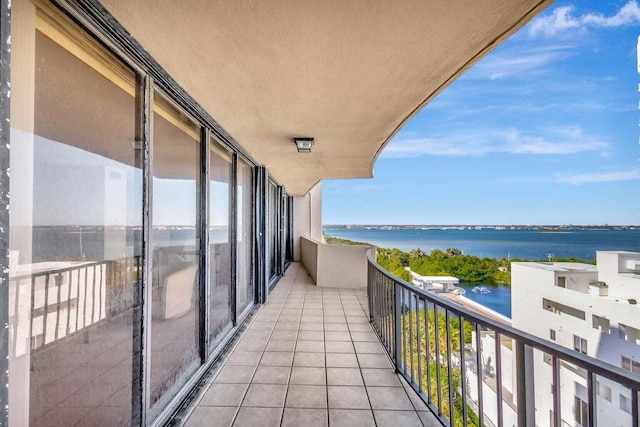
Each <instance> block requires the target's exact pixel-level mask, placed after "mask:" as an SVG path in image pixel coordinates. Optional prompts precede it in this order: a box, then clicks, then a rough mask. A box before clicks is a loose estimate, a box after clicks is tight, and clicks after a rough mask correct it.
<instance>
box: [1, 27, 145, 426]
mask: <svg viewBox="0 0 640 427" xmlns="http://www.w3.org/2000/svg"><path fill="white" fill-rule="evenodd" d="M37 22H38V24H37V27H36V28H37V29H36V30H35V45H34V46H32V47H33V48H34V50H33V51H31V52H30V53H29V51H28V49H27V50H23V51H21V52H20V54H19V56H16V60H18V58H21V60H24V59H25V56H26V55H33V56H31V58H29V59H30V60H33V59H35V76H34V79H33V80H31V81H28V79H16V81H18V82H19V84H23V85H25V86H29V85H32V89H33V91H34V98H33V99H24V98H23V99H21V100H20V110H21V111H22V112H23V113H24V112H25V111H26V110H31V114H32V116H31V117H33V122H32V123H27V121H25V116H22V117H21V118H20V119H19V120H18V121H16V123H15V125H16V126H19V127H18V128H16V129H12V147H11V151H12V159H11V160H12V170H13V169H15V170H16V171H17V173H16V174H15V177H13V176H12V182H11V186H12V193H15V194H16V195H17V197H16V198H15V199H14V198H13V197H12V204H11V212H10V214H11V226H12V228H11V236H12V240H11V268H10V298H11V299H10V301H11V302H12V304H11V309H10V311H11V314H10V315H11V319H12V324H11V326H10V333H11V344H10V362H9V363H10V364H11V368H10V372H11V390H10V392H11V397H10V399H11V407H12V414H11V417H12V424H13V425H27V424H30V425H33V426H35V425H93V426H96V425H100V426H116V425H117V426H122V425H130V424H131V415H132V407H131V402H132V390H133V387H132V378H133V377H132V357H133V347H134V346H133V337H134V335H135V334H134V331H135V328H134V319H136V318H138V317H139V315H140V305H139V298H138V295H139V286H140V278H141V276H140V255H141V253H140V241H141V240H140V239H141V225H142V208H141V203H142V174H141V170H140V169H139V168H138V167H136V164H139V163H138V161H139V157H137V154H138V155H139V154H140V153H136V149H135V148H134V144H133V141H134V140H135V129H136V125H135V92H136V91H135V84H134V82H135V76H134V75H133V73H132V72H131V71H130V70H128V69H125V68H124V67H123V66H122V65H121V64H120V63H118V62H117V61H116V60H115V58H112V57H111V56H110V55H109V54H107V53H106V52H104V51H102V50H101V49H100V48H99V47H98V46H94V45H92V44H91V43H87V42H86V36H85V35H84V34H82V33H81V32H80V31H79V30H76V29H75V27H71V26H69V27H68V28H69V29H68V31H67V33H65V34H62V33H58V32H56V31H52V28H53V27H52V26H50V25H47V18H44V17H42V18H41V19H39V20H38V21H37ZM20 31H31V32H32V31H34V29H33V28H29V29H26V28H23V29H21V30H20ZM31 34H33V33H31ZM62 45H64V48H63V47H62ZM17 63H19V62H17ZM22 63H24V62H22ZM18 74H19V73H16V75H18ZM25 75H28V74H22V76H23V77H24V76H25ZM22 89H24V87H23V88H22ZM21 93H25V91H24V90H23V91H22V92H21ZM29 116H30V115H29ZM21 120H22V123H20V124H18V123H19V122H20V121H21ZM30 128H32V129H33V133H31V132H28V131H25V129H30ZM12 175H13V174H12ZM14 202H15V203H14ZM14 403H15V405H14ZM137 409H138V408H136V410H137Z"/></svg>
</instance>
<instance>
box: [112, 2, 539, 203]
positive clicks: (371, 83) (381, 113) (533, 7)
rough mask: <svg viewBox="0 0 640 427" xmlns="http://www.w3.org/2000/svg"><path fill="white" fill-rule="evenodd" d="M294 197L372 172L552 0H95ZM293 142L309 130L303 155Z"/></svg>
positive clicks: (306, 134) (369, 175)
mask: <svg viewBox="0 0 640 427" xmlns="http://www.w3.org/2000/svg"><path fill="white" fill-rule="evenodd" d="M102 3H103V4H104V6H105V7H106V8H107V9H108V10H109V11H110V12H111V13H112V14H113V15H114V16H115V18H116V19H118V20H119V21H120V23H122V25H123V26H124V27H125V28H126V29H127V30H128V31H129V32H130V33H131V34H132V35H133V36H134V37H135V38H136V39H137V40H138V41H139V42H140V43H141V44H142V45H143V46H144V47H145V49H147V50H148V51H149V53H150V54H151V55H152V56H153V57H154V58H155V59H156V60H157V61H158V62H159V63H160V65H161V66H162V67H164V68H165V69H166V70H167V72H169V74H170V75H171V76H172V77H173V78H174V79H175V80H176V81H177V82H178V83H179V84H180V85H181V86H182V87H183V88H184V89H185V90H186V91H187V92H188V93H189V94H190V95H191V96H192V97H193V98H194V99H195V100H196V101H197V102H198V103H199V104H200V105H201V106H202V107H203V108H204V109H205V110H206V111H207V112H208V113H209V114H211V116H213V118H214V119H215V120H216V121H217V122H218V123H219V124H220V125H221V126H222V127H223V128H224V129H225V130H226V131H227V132H228V133H229V134H230V135H231V136H232V137H233V138H234V139H235V140H236V141H237V142H238V143H239V144H240V145H242V146H243V147H244V148H245V149H246V150H247V151H248V152H249V153H250V154H251V155H252V156H253V157H254V158H255V159H256V160H257V161H259V162H261V163H263V164H265V165H266V166H267V167H268V168H269V173H270V174H272V175H273V176H274V177H275V178H276V179H277V180H278V181H279V182H280V183H281V184H283V185H285V186H286V188H287V191H288V192H289V194H292V195H301V194H304V193H306V192H307V191H308V190H309V189H310V188H311V187H312V186H313V185H314V184H315V183H317V182H318V181H320V180H322V179H332V178H367V177H371V176H372V174H373V165H374V163H375V160H376V158H377V156H378V155H379V153H380V151H381V150H382V149H383V148H384V146H385V145H386V144H387V143H388V142H389V140H390V139H391V138H392V137H393V136H394V135H395V134H396V132H398V130H399V129H400V128H401V127H402V126H403V125H404V124H405V123H406V122H407V121H408V120H409V119H410V118H411V117H412V116H413V115H414V114H416V113H417V112H418V111H419V110H420V109H421V108H422V107H424V106H425V105H426V104H427V103H428V102H429V101H430V100H431V99H433V98H434V97H435V96H436V95H437V94H438V93H440V92H441V91H442V90H443V89H444V88H445V87H447V85H449V84H450V83H451V82H452V81H453V80H455V79H456V78H457V77H458V76H460V75H461V74H462V73H464V72H465V70H467V69H468V68H469V67H471V66H472V65H473V64H474V63H475V62H477V61H478V60H479V59H480V58H482V57H483V56H484V55H486V54H487V53H488V52H490V51H491V50H492V49H493V48H495V47H496V46H497V45H498V44H500V43H501V42H502V41H504V40H505V39H506V38H507V37H509V36H510V35H511V34H512V33H514V32H515V31H517V30H518V29H519V28H520V27H522V26H523V25H524V24H525V23H527V22H528V21H529V20H531V19H532V18H533V17H534V16H535V15H536V14H538V13H539V12H541V11H542V10H543V9H544V8H546V7H547V6H549V5H550V4H551V3H552V0H486V1H472V2H468V1H451V0H430V1H425V0H402V1H377V2H372V1H367V0H354V1H344V0H331V1H324V2H323V1H317V0H277V1H262V2H255V1H247V0H240V1H205V0H188V1H183V2H178V3H176V2H173V1H171V0H162V1H157V0H138V1H129V0H102ZM294 137H313V138H315V145H314V147H313V151H312V152H311V153H308V154H303V153H298V152H297V150H296V147H295V145H294V143H293V138H294Z"/></svg>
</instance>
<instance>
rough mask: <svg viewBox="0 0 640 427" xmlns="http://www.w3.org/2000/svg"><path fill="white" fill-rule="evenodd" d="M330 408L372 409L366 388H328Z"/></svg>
mask: <svg viewBox="0 0 640 427" xmlns="http://www.w3.org/2000/svg"><path fill="white" fill-rule="evenodd" d="M327 389H328V393H329V408H342V409H371V407H370V406H369V399H368V397H367V392H366V390H365V388H364V387H352V386H327Z"/></svg>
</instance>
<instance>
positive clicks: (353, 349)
mask: <svg viewBox="0 0 640 427" xmlns="http://www.w3.org/2000/svg"><path fill="white" fill-rule="evenodd" d="M367 276H368V289H367V290H365V289H348V288H329V287H319V286H316V284H315V282H314V281H313V279H312V278H311V276H310V274H309V273H308V272H307V270H306V269H305V268H304V266H303V265H302V264H300V263H293V264H292V265H291V266H290V268H289V269H288V270H287V272H286V274H285V275H284V277H283V278H282V279H281V280H280V282H279V283H278V285H277V286H276V287H275V289H274V290H273V292H272V293H271V294H270V296H269V300H268V302H267V303H266V304H264V305H263V306H262V307H261V308H260V311H259V312H257V314H256V315H255V316H254V317H253V319H252V320H251V322H250V323H249V324H248V326H247V327H246V329H245V331H244V332H243V333H242V335H241V336H240V337H239V338H238V340H237V342H236V343H235V345H234V347H233V348H232V349H231V350H230V351H229V352H228V353H227V355H226V356H225V357H224V360H223V361H221V362H220V363H219V365H218V366H217V367H216V369H215V370H213V371H212V372H211V374H210V375H209V377H208V379H207V381H206V383H204V384H203V385H201V387H200V390H199V394H198V395H197V397H196V398H195V399H194V400H193V402H192V403H191V404H190V406H188V407H187V409H185V410H183V411H182V413H181V414H179V415H178V418H176V419H175V421H180V422H183V421H186V424H185V425H187V426H198V425H204V423H205V422H206V423H207V425H209V421H206V420H217V421H216V422H217V423H219V424H214V425H234V426H236V425H240V426H243V425H256V424H257V423H261V424H262V425H331V426H335V425H367V426H368V425H371V426H375V425H377V426H387V425H390V426H391V425H403V426H404V425H406V426H413V425H416V426H420V425H424V426H435V425H455V426H477V425H487V426H505V425H522V426H530V425H531V426H533V425H584V426H594V425H600V426H602V425H609V424H608V422H609V420H611V419H614V420H616V422H617V423H618V424H619V425H629V426H635V425H638V406H637V405H638V392H639V391H640V377H639V376H637V375H634V374H632V373H630V372H627V371H624V370H622V369H620V368H618V367H614V366H611V365H607V364H604V363H602V362H599V361H598V360H596V359H594V358H590V357H588V356H586V355H584V354H581V353H578V352H575V351H572V350H571V349H567V348H564V347H561V346H559V345H556V344H555V343H553V342H548V341H545V340H542V339H540V338H538V337H535V336H532V335H529V334H527V333H525V332H523V331H520V330H518V329H514V328H512V327H511V326H509V325H507V324H504V323H501V322H500V321H497V320H496V319H495V318H492V317H490V316H485V315H483V314H479V313H478V312H477V311H470V310H468V309H466V308H464V307H462V306H458V305H457V304H455V303H453V302H451V301H449V300H446V299H443V298H439V297H438V296H435V295H434V294H432V293H428V292H425V291H422V290H421V289H418V288H416V287H413V286H411V285H410V284H408V283H405V282H402V281H401V280H399V279H396V278H394V277H393V276H391V275H389V274H388V273H386V272H385V271H384V270H382V269H381V268H380V267H379V266H378V265H377V264H375V263H374V262H373V261H372V260H371V259H370V260H369V264H368V275H367ZM436 313H437V315H436ZM427 337H428V339H427ZM396 343H398V345H396ZM463 367H464V368H463ZM478 372H480V374H478ZM478 378H481V380H480V381H478ZM618 400H619V401H620V402H621V403H620V405H618Z"/></svg>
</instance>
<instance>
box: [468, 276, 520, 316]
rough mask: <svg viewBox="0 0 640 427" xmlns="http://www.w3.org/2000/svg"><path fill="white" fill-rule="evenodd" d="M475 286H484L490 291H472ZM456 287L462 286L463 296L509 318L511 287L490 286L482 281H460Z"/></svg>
mask: <svg viewBox="0 0 640 427" xmlns="http://www.w3.org/2000/svg"><path fill="white" fill-rule="evenodd" d="M477 286H484V287H485V288H487V289H488V290H489V291H490V293H485V294H483V293H481V292H473V291H472V289H473V288H475V287H477ZM458 287H460V288H463V289H464V290H465V291H466V293H465V294H464V296H465V297H467V298H469V299H470V300H472V301H475V302H477V303H478V304H482V305H484V306H485V307H487V308H490V309H491V310H493V311H495V312H497V313H500V314H502V315H504V316H507V317H508V318H511V289H509V288H508V287H506V286H503V285H498V286H495V285H494V286H490V285H487V284H484V283H461V284H460V285H459V286H458Z"/></svg>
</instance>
